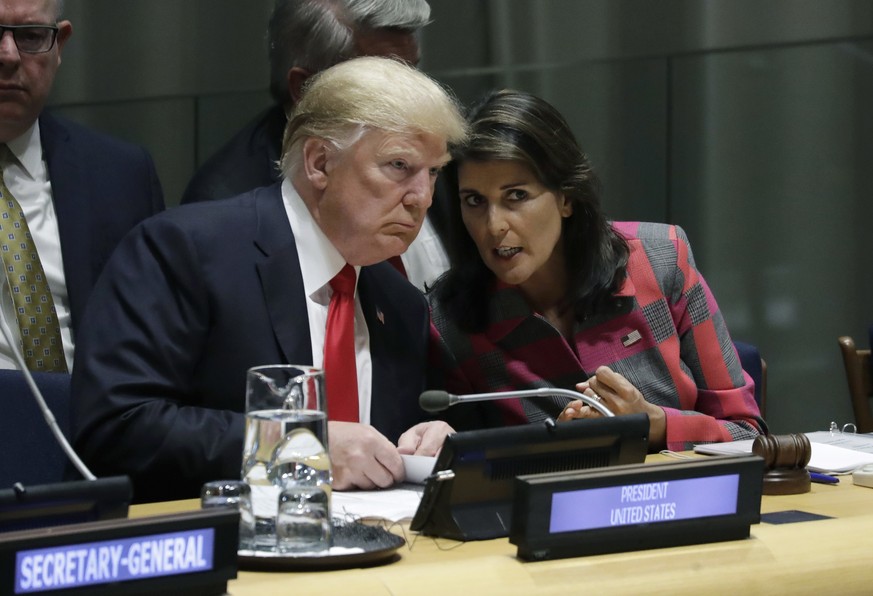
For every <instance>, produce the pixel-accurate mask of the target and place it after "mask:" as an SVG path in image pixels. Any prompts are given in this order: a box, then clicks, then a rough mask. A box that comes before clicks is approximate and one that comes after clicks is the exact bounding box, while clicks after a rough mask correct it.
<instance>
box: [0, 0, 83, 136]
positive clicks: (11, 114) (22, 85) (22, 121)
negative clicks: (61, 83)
mask: <svg viewBox="0 0 873 596" xmlns="http://www.w3.org/2000/svg"><path fill="white" fill-rule="evenodd" d="M54 24H55V0H0V25H54ZM57 25H58V36H57V41H56V42H55V44H54V45H53V46H52V48H51V49H50V50H49V51H48V52H44V53H41V54H27V53H24V52H19V51H18V48H17V46H16V45H15V40H14V39H13V37H12V32H11V31H4V32H3V36H2V37H0V142H4V143H5V142H7V141H9V140H11V139H14V138H15V137H17V136H19V135H21V134H22V133H24V131H26V130H27V129H28V128H29V127H30V126H31V125H32V124H33V122H34V121H35V120H36V119H37V117H38V116H39V113H40V112H41V111H42V108H43V106H44V105H45V102H46V99H47V97H48V94H49V92H50V91H51V88H52V83H53V82H54V79H55V73H56V72H57V70H58V66H59V65H60V63H61V50H62V48H63V45H64V43H65V42H66V41H67V39H68V38H69V36H70V34H71V33H72V30H73V28H72V25H70V22H69V21H61V22H59V23H58V24H57Z"/></svg>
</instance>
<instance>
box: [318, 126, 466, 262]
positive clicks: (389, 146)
mask: <svg viewBox="0 0 873 596" xmlns="http://www.w3.org/2000/svg"><path fill="white" fill-rule="evenodd" d="M309 143H310V144H311V146H314V147H317V149H315V151H317V152H318V153H319V154H320V155H321V157H320V158H319V157H317V156H316V157H314V158H313V159H314V160H315V161H314V162H312V163H315V164H316V166H315V169H316V170H317V171H316V172H315V174H314V175H312V173H311V172H312V171H310V176H309V179H310V182H311V183H312V184H313V185H314V186H315V187H316V188H317V189H318V190H319V191H320V196H319V198H318V199H317V201H315V204H314V205H310V211H311V212H312V214H313V216H314V217H315V219H316V221H317V222H318V224H319V226H320V227H321V229H322V231H324V233H325V234H326V235H327V237H328V238H329V239H330V241H331V242H332V243H333V245H334V246H336V248H337V249H338V250H339V252H340V254H341V255H343V257H344V258H345V259H346V261H347V262H348V263H350V264H352V265H371V264H373V263H377V262H379V261H384V260H385V259H387V258H388V257H393V256H396V255H399V254H401V253H403V252H405V251H406V249H407V247H409V244H410V243H411V242H412V241H413V240H414V239H415V237H416V235H417V234H418V231H419V229H421V224H422V222H423V221H424V216H425V214H426V212H427V208H428V207H430V204H431V199H432V198H433V187H434V182H435V180H436V175H437V173H438V172H439V170H440V168H442V167H443V166H444V165H445V164H446V162H447V161H448V160H449V155H448V152H447V151H446V142H445V139H443V138H442V137H438V136H435V135H430V134H419V135H416V136H405V135H398V134H391V133H386V132H382V131H376V130H370V131H367V132H365V133H364V135H363V136H362V137H361V139H360V140H358V141H357V142H356V143H355V144H354V145H352V146H351V147H349V148H348V149H345V150H342V151H340V150H336V149H333V148H332V147H331V146H330V145H328V144H327V143H326V142H325V141H323V140H321V139H310V140H309Z"/></svg>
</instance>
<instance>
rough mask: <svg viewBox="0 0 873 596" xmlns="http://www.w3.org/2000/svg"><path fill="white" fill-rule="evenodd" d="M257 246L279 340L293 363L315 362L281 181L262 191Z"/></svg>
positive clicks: (298, 265)
mask: <svg viewBox="0 0 873 596" xmlns="http://www.w3.org/2000/svg"><path fill="white" fill-rule="evenodd" d="M255 205H256V211H257V214H258V215H257V217H258V223H257V232H256V236H255V245H256V246H257V247H258V249H260V251H261V252H262V253H263V254H264V258H263V260H262V261H260V262H259V263H258V264H257V268H258V275H259V277H260V279H261V287H262V289H263V292H264V301H265V302H266V304H267V311H268V312H269V315H270V321H271V322H272V324H273V331H274V332H275V334H276V341H277V342H278V344H279V348H280V350H281V351H282V355H283V356H284V357H285V360H286V361H287V362H288V363H289V364H311V363H312V342H311V340H310V336H309V323H308V316H307V309H306V294H305V290H304V288H303V276H302V274H301V272H300V261H299V257H298V254H297V247H296V246H295V244H294V235H293V233H292V232H291V226H290V225H289V224H288V216H287V215H286V213H285V209H284V206H283V204H282V193H281V190H280V185H279V184H274V185H273V186H270V187H268V188H266V189H264V190H263V191H258V200H257V201H256V203H255Z"/></svg>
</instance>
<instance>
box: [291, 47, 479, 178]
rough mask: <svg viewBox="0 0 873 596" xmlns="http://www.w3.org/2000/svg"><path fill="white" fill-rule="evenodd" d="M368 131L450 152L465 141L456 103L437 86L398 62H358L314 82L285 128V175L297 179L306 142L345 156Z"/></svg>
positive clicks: (366, 59)
mask: <svg viewBox="0 0 873 596" xmlns="http://www.w3.org/2000/svg"><path fill="white" fill-rule="evenodd" d="M367 130H381V131H383V132H389V133H395V134H400V135H416V134H420V133H426V134H432V135H436V136H439V137H442V138H444V139H445V140H446V143H447V145H449V146H450V147H451V146H455V145H459V144H461V143H463V142H464V141H465V140H466V136H467V124H466V122H465V121H464V118H463V116H462V115H461V109H460V107H459V105H458V102H457V101H456V100H455V98H454V97H453V96H452V95H450V94H449V93H448V92H447V91H446V90H445V89H443V88H442V87H441V86H440V85H439V83H437V82H436V81H434V80H433V79H431V78H430V77H428V76H427V75H425V74H424V73H422V72H420V71H418V70H416V69H415V68H413V67H411V66H408V65H406V64H404V63H402V62H400V61H398V60H393V59H391V58H378V57H372V56H368V57H362V58H355V59H353V60H347V61H346V62H341V63H340V64H337V65H336V66H333V67H331V68H329V69H327V70H325V71H323V72H321V73H319V74H318V75H316V76H314V77H313V78H312V79H310V82H309V83H308V85H307V87H306V90H305V91H304V93H303V97H302V98H301V99H300V101H299V102H298V104H297V105H296V107H295V108H294V111H293V112H292V113H291V115H290V116H289V120H288V125H287V126H286V128H285V138H284V140H283V142H282V160H281V162H280V167H281V169H282V172H283V174H284V175H285V176H286V177H292V176H293V175H294V174H295V173H296V171H297V169H298V168H299V166H300V163H301V160H302V152H303V142H304V141H305V140H306V139H307V138H312V137H315V138H321V139H325V140H327V141H330V142H331V143H332V144H333V145H334V146H335V147H336V148H337V149H340V150H343V149H346V148H348V147H349V146H350V145H351V144H353V143H354V142H355V141H357V140H358V139H359V138H360V137H361V136H362V134H363V133H364V132H365V131H367Z"/></svg>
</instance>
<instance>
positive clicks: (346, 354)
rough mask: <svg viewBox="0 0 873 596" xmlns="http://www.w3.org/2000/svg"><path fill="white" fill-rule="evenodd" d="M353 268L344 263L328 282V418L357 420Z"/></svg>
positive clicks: (354, 278)
mask: <svg viewBox="0 0 873 596" xmlns="http://www.w3.org/2000/svg"><path fill="white" fill-rule="evenodd" d="M355 280H356V274H355V269H354V267H352V266H351V265H349V264H346V266H345V267H343V268H342V270H341V271H340V272H339V273H337V274H336V277H334V278H333V279H332V280H330V287H331V288H333V296H331V298H330V306H328V308H327V329H326V331H325V337H324V381H325V384H326V385H327V417H328V419H329V420H340V421H343V422H357V421H358V370H357V366H356V363H355Z"/></svg>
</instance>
